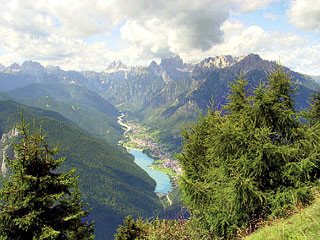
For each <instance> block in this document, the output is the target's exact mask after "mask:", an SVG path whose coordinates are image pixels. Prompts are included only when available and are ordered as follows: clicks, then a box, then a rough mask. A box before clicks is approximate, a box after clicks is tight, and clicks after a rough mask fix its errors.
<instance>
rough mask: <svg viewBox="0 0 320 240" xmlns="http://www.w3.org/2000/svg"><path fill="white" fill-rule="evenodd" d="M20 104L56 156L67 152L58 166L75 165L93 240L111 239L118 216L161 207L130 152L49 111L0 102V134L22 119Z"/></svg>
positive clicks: (146, 213) (150, 182) (68, 167)
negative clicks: (88, 210) (87, 206)
mask: <svg viewBox="0 0 320 240" xmlns="http://www.w3.org/2000/svg"><path fill="white" fill-rule="evenodd" d="M21 108H23V109H24V118H25V121H26V122H32V121H33V119H35V123H36V128H39V127H40V126H42V129H43V131H44V132H46V133H47V141H48V144H49V146H52V147H53V146H56V144H59V146H60V152H59V154H58V157H64V156H67V159H66V160H65V162H64V163H63V165H62V166H61V171H70V170H71V169H76V172H75V175H76V176H79V188H80V191H81V196H82V197H83V200H84V201H85V202H87V203H89V204H90V207H91V208H92V209H93V210H92V212H91V214H90V216H89V220H90V221H91V220H94V221H95V235H96V237H97V239H111V238H112V236H113V232H114V230H115V229H116V227H117V225H118V224H120V223H121V222H122V219H123V218H124V217H125V216H126V215H128V214H131V215H133V216H152V214H153V212H159V211H160V210H161V208H162V207H161V203H160V201H159V199H158V197H157V196H156V195H155V194H154V192H153V191H154V188H155V182H154V180H153V179H151V178H150V177H149V176H148V175H147V174H146V173H145V172H144V171H143V170H141V169H140V168H139V167H138V166H137V165H136V164H135V163H134V162H133V158H132V156H131V155H129V154H127V153H126V152H125V151H124V150H120V149H118V148H116V147H113V146H111V145H110V144H108V143H106V142H105V141H102V140H100V139H98V138H96V137H93V136H91V135H90V134H88V133H87V132H85V131H83V130H82V129H80V128H79V127H78V126H77V125H76V124H74V123H73V122H71V121H70V120H67V119H65V118H64V117H62V116H61V115H60V114H58V113H56V112H52V111H45V110H42V109H37V108H31V107H27V106H25V105H21V104H18V103H16V102H14V101H10V100H1V101H0V133H1V134H2V133H6V132H8V131H9V130H10V129H12V128H13V126H14V125H15V123H17V122H19V120H20V111H21Z"/></svg>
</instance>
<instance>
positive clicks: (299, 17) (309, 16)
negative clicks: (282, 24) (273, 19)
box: [288, 0, 320, 31]
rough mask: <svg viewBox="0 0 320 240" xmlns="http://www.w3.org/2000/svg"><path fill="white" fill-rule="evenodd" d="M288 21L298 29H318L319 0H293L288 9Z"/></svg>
mask: <svg viewBox="0 0 320 240" xmlns="http://www.w3.org/2000/svg"><path fill="white" fill-rule="evenodd" d="M288 16H289V19H290V22H291V23H292V24H293V25H295V26H296V27H297V28H299V29H303V30H314V31H320V1H319V0H294V1H292V2H291V6H290V9H289V11H288Z"/></svg>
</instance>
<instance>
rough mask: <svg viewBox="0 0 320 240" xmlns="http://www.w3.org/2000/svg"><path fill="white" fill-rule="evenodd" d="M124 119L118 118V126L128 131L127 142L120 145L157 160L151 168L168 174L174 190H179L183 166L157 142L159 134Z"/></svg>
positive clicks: (122, 117)
mask: <svg viewBox="0 0 320 240" xmlns="http://www.w3.org/2000/svg"><path fill="white" fill-rule="evenodd" d="M124 117H125V115H124V114H122V115H121V116H119V117H118V124H119V125H121V126H123V127H124V128H125V129H126V131H125V132H124V138H125V140H123V141H120V142H119V144H121V145H123V146H125V147H129V148H135V149H139V150H144V152H145V153H146V154H148V155H149V156H150V157H151V158H153V159H155V161H154V163H153V164H152V166H151V168H152V169H153V170H155V171H160V172H164V173H166V174H168V175H169V177H170V179H171V181H172V186H173V189H175V188H177V186H178V185H177V180H178V176H179V175H180V174H181V166H180V165H179V164H178V161H177V160H176V159H174V157H173V156H172V154H171V153H169V152H168V151H166V150H165V146H164V145H163V144H159V143H157V142H156V141H155V138H154V135H156V134H157V133H156V132H152V133H150V132H149V131H148V130H149V129H148V128H146V127H143V126H141V125H140V124H138V123H136V122H133V121H125V120H124Z"/></svg>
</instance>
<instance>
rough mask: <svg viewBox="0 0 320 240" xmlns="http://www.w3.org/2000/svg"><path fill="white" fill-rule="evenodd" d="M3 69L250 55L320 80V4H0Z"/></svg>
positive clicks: (288, 0)
mask: <svg viewBox="0 0 320 240" xmlns="http://www.w3.org/2000/svg"><path fill="white" fill-rule="evenodd" d="M0 12H1V14H0V63H2V64H3V65H5V66H9V65H10V64H12V63H14V62H17V63H22V62H23V61H26V60H32V61H37V62H40V63H41V64H43V65H45V66H48V65H55V66H60V67H61V68H62V69H65V70H71V69H73V70H94V71H103V70H104V69H105V68H106V67H107V66H108V65H109V64H110V62H112V61H113V60H121V61H122V62H124V63H125V64H127V65H129V66H133V65H147V64H149V63H150V62H151V61H152V60H155V61H157V62H159V61H160V59H161V58H165V57H170V56H175V55H179V56H180V57H181V58H182V59H183V60H184V62H188V63H196V62H199V61H201V60H203V59H204V58H207V57H213V56H219V55H232V56H242V55H246V54H249V53H256V54H259V55H260V56H261V57H262V58H263V59H266V60H276V61H280V63H281V64H283V65H285V66H287V67H289V68H291V69H292V70H294V71H298V72H301V73H305V74H309V75H320V0H196V1H195V0H0Z"/></svg>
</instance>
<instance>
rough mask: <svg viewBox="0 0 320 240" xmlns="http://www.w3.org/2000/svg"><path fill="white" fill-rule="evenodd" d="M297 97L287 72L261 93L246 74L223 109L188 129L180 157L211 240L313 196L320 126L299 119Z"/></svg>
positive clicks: (319, 168) (184, 183)
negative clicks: (251, 85)
mask: <svg viewBox="0 0 320 240" xmlns="http://www.w3.org/2000/svg"><path fill="white" fill-rule="evenodd" d="M294 93H295V87H294V86H293V84H292V82H291V78H290V77H289V76H288V75H287V74H286V73H285V72H284V71H283V69H281V68H280V67H279V68H277V69H276V71H275V72H273V73H271V74H270V75H269V76H268V79H267V82H266V83H264V84H262V83H261V84H260V85H259V86H258V87H257V88H255V89H253V88H250V86H249V85H248V82H247V81H246V80H245V79H243V78H242V76H240V77H239V79H238V80H237V81H235V83H233V84H231V95H230V96H229V97H228V100H229V101H228V103H227V105H226V106H224V107H223V109H222V111H215V110H214V109H209V110H208V112H207V115H206V116H201V117H200V120H199V121H198V122H197V123H196V124H194V125H192V126H190V128H189V129H186V130H185V131H184V133H183V138H184V147H183V150H182V153H181V154H180V155H179V156H178V158H179V160H180V163H181V165H182V169H183V175H182V178H181V188H182V190H183V193H184V201H185V203H186V205H187V206H189V207H190V210H191V212H192V214H193V215H194V222H195V224H197V225H198V227H199V229H200V231H203V232H205V233H206V235H207V236H208V238H209V239H211V238H214V239H215V238H218V239H221V238H222V239H229V238H232V237H234V236H235V234H236V233H237V232H238V231H239V230H240V229H244V228H249V229H250V228H251V229H253V228H255V223H256V222H257V221H258V220H259V219H266V218H267V217H268V216H284V215H285V214H286V213H287V212H288V211H289V210H291V209H293V208H294V206H295V204H297V203H302V204H304V203H307V202H308V201H309V200H310V199H311V198H312V194H311V190H310V186H313V185H314V184H316V183H318V179H319V174H320V153H319V151H318V149H319V148H320V127H319V126H320V124H316V125H315V126H314V127H312V128H311V127H310V126H307V125H305V124H303V123H302V122H301V121H300V120H299V114H298V113H297V112H296V110H295V108H294V101H293V94H294ZM222 113H223V114H222Z"/></svg>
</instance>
